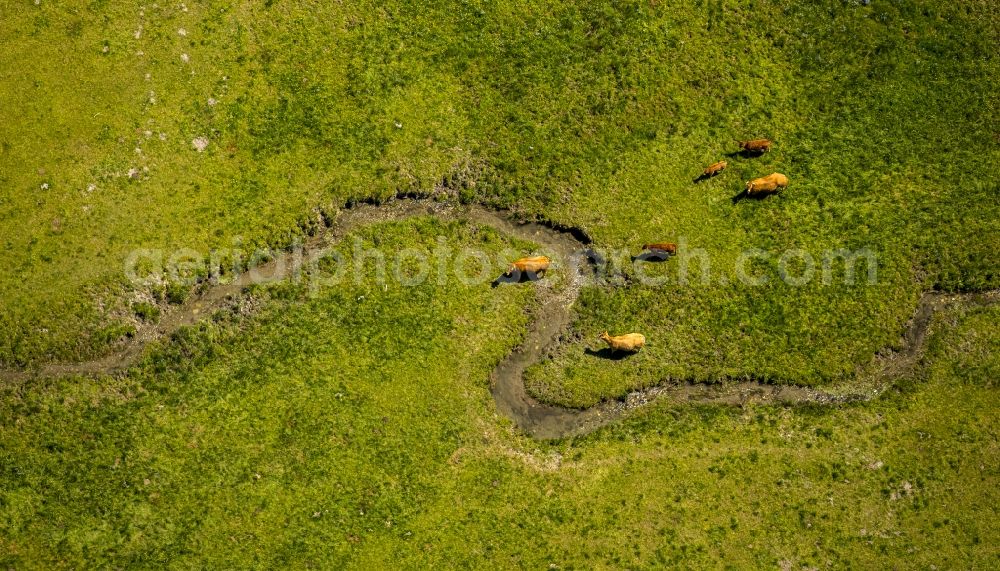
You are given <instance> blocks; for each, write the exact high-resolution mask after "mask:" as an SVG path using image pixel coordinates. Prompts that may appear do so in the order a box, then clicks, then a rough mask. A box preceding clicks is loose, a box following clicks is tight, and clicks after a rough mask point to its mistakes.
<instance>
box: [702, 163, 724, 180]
mask: <svg viewBox="0 0 1000 571" xmlns="http://www.w3.org/2000/svg"><path fill="white" fill-rule="evenodd" d="M727 166H729V163H727V162H726V161H719V162H717V163H712V164H710V165H708V167H707V168H706V169H705V171H704V172H702V173H701V176H703V177H705V178H708V177H712V176H715V175H717V174H719V173H720V172H722V171H724V170H726V167H727Z"/></svg>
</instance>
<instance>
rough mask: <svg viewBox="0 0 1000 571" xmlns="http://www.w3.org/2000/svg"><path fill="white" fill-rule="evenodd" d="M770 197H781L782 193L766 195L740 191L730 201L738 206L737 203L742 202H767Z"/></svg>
mask: <svg viewBox="0 0 1000 571" xmlns="http://www.w3.org/2000/svg"><path fill="white" fill-rule="evenodd" d="M770 196H777V197H780V196H781V193H780V192H774V193H765V194H747V191H746V190H745V189H744V190H741V191H739V193H737V194H736V196H734V197H732V198H731V199H730V200H732V201H733V204H736V203H737V202H739V201H741V200H752V201H754V202H760V201H761V200H765V199H767V198H768V197H770Z"/></svg>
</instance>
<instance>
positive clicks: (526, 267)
mask: <svg viewBox="0 0 1000 571" xmlns="http://www.w3.org/2000/svg"><path fill="white" fill-rule="evenodd" d="M551 263H552V260H550V259H549V258H547V257H546V256H528V257H527V258H521V259H520V260H515V261H513V262H512V263H511V264H510V266H509V267H508V268H507V273H508V274H513V273H514V272H521V273H525V272H527V273H530V274H541V273H545V270H547V269H549V264H551Z"/></svg>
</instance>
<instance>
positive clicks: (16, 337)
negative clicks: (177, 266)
mask: <svg viewBox="0 0 1000 571" xmlns="http://www.w3.org/2000/svg"><path fill="white" fill-rule="evenodd" d="M0 13H2V14H3V17H2V18H0V247H2V249H3V252H4V267H5V270H4V271H2V272H0V366H2V367H3V368H5V369H19V370H30V369H32V368H36V367H39V366H41V365H44V364H46V363H52V362H65V363H72V362H77V361H82V360H87V359H92V358H96V357H100V356H102V355H107V354H109V353H110V352H112V351H113V350H115V349H116V348H120V347H122V346H123V345H124V344H126V343H128V342H129V338H130V336H131V335H133V334H134V332H135V331H136V327H137V326H138V325H139V324H140V323H142V322H148V321H155V320H156V319H158V318H159V316H160V315H161V314H163V313H164V312H169V311H171V306H172V304H174V303H176V302H177V301H180V300H182V299H183V298H184V297H185V295H186V294H187V290H186V286H184V285H180V284H159V285H156V286H150V285H143V284H137V283H134V282H131V281H130V280H129V279H128V278H127V276H126V271H125V270H126V260H127V259H128V256H129V254H130V252H134V251H135V250H137V249H140V248H146V249H150V248H152V249H159V250H162V251H165V252H172V251H178V250H180V249H188V250H190V251H193V252H196V253H197V254H198V255H204V256H206V257H208V256H209V255H210V252H211V251H212V250H213V249H227V248H229V249H231V248H236V247H238V248H241V249H243V250H247V251H250V250H253V249H254V248H258V247H276V248H285V247H288V246H290V245H292V244H295V243H296V242H298V241H300V240H302V239H303V238H304V237H305V236H306V235H308V234H313V233H315V232H316V231H317V230H318V229H319V228H320V227H321V225H322V221H323V220H329V219H331V218H332V217H333V216H335V214H336V212H337V210H338V209H339V208H343V207H345V206H348V205H350V204H352V203H354V202H357V201H363V200H364V201H367V200H373V201H381V200H386V199H389V198H391V197H394V196H397V195H406V196H427V197H430V196H433V197H436V198H437V199H438V200H441V201H444V202H448V201H452V202H464V203H475V204H481V205H484V206H487V207H493V208H500V209H508V210H512V211H514V212H515V213H516V214H517V215H519V216H521V217H523V218H524V219H536V220H545V221H549V222H551V223H553V224H555V225H558V226H560V227H572V228H578V229H580V230H581V231H582V232H583V233H585V234H586V235H587V236H588V237H589V238H590V240H591V241H592V243H591V244H590V247H592V248H594V249H596V250H599V251H601V252H603V253H605V254H607V255H608V256H609V261H610V266H609V271H608V272H607V273H606V274H605V275H604V279H602V280H601V281H600V282H599V283H597V284H594V285H591V286H588V287H585V288H584V289H583V291H582V294H581V296H580V298H579V300H578V301H577V303H576V304H575V305H574V307H573V313H574V322H573V324H572V325H571V327H570V330H569V331H568V332H567V334H566V335H565V336H564V338H563V342H562V343H561V344H560V346H559V347H557V348H556V349H555V350H554V351H553V352H552V353H551V354H550V355H547V356H546V358H545V359H544V360H543V361H542V362H540V363H538V364H537V365H535V366H533V367H532V368H530V369H529V371H528V373H527V375H526V382H527V385H528V389H529V392H531V394H533V395H534V396H536V397H537V398H539V399H541V400H543V401H547V402H551V403H556V404H561V405H565V406H571V407H587V406H590V405H593V404H595V403H597V402H600V401H602V400H606V399H613V398H617V397H621V396H622V395H624V394H625V393H627V392H628V391H629V390H632V389H636V388H641V387H648V386H654V385H656V384H659V383H662V382H664V381H694V382H715V381H719V380H721V379H730V378H732V379H747V378H749V379H758V380H764V381H768V382H774V383H794V384H800V385H812V386H823V385H826V384H829V383H831V382H833V381H839V380H844V379H848V380H849V379H850V375H851V374H852V373H853V372H854V371H855V370H857V369H858V368H859V367H863V366H864V365H865V364H867V363H869V362H870V361H871V359H872V357H873V355H875V354H876V353H878V352H884V351H886V350H889V349H892V348H893V347H898V346H899V344H900V334H901V332H902V331H903V328H904V326H905V324H906V322H907V320H908V319H909V318H910V317H911V316H912V315H913V311H914V308H915V307H916V305H917V301H918V299H919V298H920V295H921V294H922V293H923V292H925V291H928V290H941V291H949V292H967V291H983V290H989V289H995V288H998V287H1000V262H998V259H1000V258H998V256H997V250H998V246H1000V171H998V169H997V166H996V165H997V164H998V163H1000V120H998V119H997V117H998V116H1000V95H998V94H1000V51H998V48H997V46H998V45H1000V16H998V14H1000V12H998V6H997V4H996V3H995V2H990V1H974V0H967V1H961V2H952V3H941V2H930V1H924V0H920V1H917V0H871V1H870V2H868V1H854V0H848V1H830V2H784V1H762V0H756V1H750V0H726V1H722V0H707V1H695V2H689V3H680V2H663V1H653V0H645V1H642V2H591V3H571V2H555V3H540V2H502V3H489V2H477V1H465V2H449V3H427V2H396V1H393V2H355V3H333V2H329V3H328V2H290V1H285V0H267V1H263V2H248V3H241V4H236V5H233V4H231V3H223V2H195V1H191V2H185V3H181V2H162V3H151V2H147V3H131V2H117V3H114V2H105V1H93V2H89V3H69V2H56V1H48V0H41V1H40V2H38V3H34V2H30V1H18V2H13V1H11V0H0ZM754 137H767V138H770V139H772V140H773V141H774V147H773V149H772V150H771V152H769V153H766V154H764V155H763V156H759V157H748V156H741V155H738V154H736V153H735V151H736V150H737V147H736V141H737V140H738V139H747V138H754ZM199 148H200V149H201V150H199ZM720 159H726V160H728V161H729V168H728V169H727V170H726V171H724V172H723V173H722V174H720V175H719V176H717V177H714V178H712V179H709V180H704V181H699V182H695V181H694V179H695V177H697V175H698V174H699V173H700V172H701V170H702V169H703V168H704V167H705V166H707V165H708V164H710V163H712V162H715V161H717V160H720ZM775 171H777V172H782V173H784V174H786V175H787V176H788V177H789V179H790V184H789V187H788V188H787V189H786V190H785V191H784V192H782V193H781V194H780V195H778V196H773V197H769V198H766V199H764V200H733V198H734V197H735V196H736V195H737V194H738V193H739V192H740V190H741V189H742V188H743V183H744V181H746V180H748V179H750V178H754V177H757V176H762V175H766V174H768V173H770V172H775ZM357 235H358V236H360V237H363V238H365V239H366V240H368V242H370V243H372V244H378V246H379V247H380V248H383V247H388V248H393V247H395V248H397V249H398V248H404V247H417V248H418V249H420V248H425V249H427V250H428V251H429V250H430V249H431V248H432V246H433V245H434V244H436V243H437V239H438V237H439V236H443V237H444V238H446V240H447V243H448V244H449V245H451V246H453V247H454V248H462V247H474V248H478V249H481V250H483V251H484V252H489V253H498V252H501V251H503V250H505V249H506V248H509V247H516V248H520V249H523V250H530V249H531V247H532V246H531V245H530V244H525V243H514V242H511V239H510V237H507V236H504V235H502V234H499V233H497V232H494V231H492V230H488V229H485V228H476V227H474V226H472V225H470V224H463V223H458V222H442V221H439V220H435V219H433V218H419V219H415V220H411V221H408V222H400V223H391V224H376V225H373V226H370V227H368V228H365V229H361V230H359V231H358V233H357ZM652 241H673V242H679V243H680V244H681V246H682V248H681V252H680V254H681V255H679V256H677V257H675V258H672V259H670V260H668V261H666V262H662V263H639V264H637V265H636V264H633V263H631V261H630V260H629V256H631V255H634V254H638V253H639V247H640V245H641V244H643V243H646V242H652ZM341 248H343V249H344V251H345V255H348V256H349V255H350V253H351V252H350V248H349V247H348V246H346V245H343V246H341ZM750 250H756V251H760V252H762V253H763V254H764V255H763V256H760V257H757V258H755V259H754V261H753V262H752V263H751V264H750V265H749V266H746V267H748V268H749V269H750V270H751V273H752V274H753V276H757V277H764V278H766V279H767V281H766V283H763V284H761V285H750V284H748V283H746V282H745V280H741V279H740V269H741V265H740V263H741V262H740V260H741V259H742V258H741V256H744V255H745V253H746V252H747V251H750ZM843 250H846V251H848V252H860V251H867V252H871V253H872V255H873V256H874V259H875V260H877V261H876V264H875V266H876V270H877V271H876V274H875V279H874V280H872V281H869V280H868V277H869V274H868V272H867V267H865V266H864V265H856V266H851V267H852V268H853V269H854V270H856V271H855V274H856V275H855V278H856V279H855V280H854V283H846V282H847V276H848V274H849V271H848V269H847V268H846V267H845V264H843V262H842V260H839V259H838V260H834V261H833V262H832V264H831V270H830V280H827V282H824V280H822V279H821V276H822V271H821V269H822V268H821V265H822V264H821V262H822V260H823V259H824V257H825V256H828V255H829V254H830V253H831V252H837V251H843ZM789 251H794V252H797V253H798V255H800V256H805V257H807V258H809V259H812V260H813V261H814V263H815V267H814V268H813V271H812V276H811V279H808V280H804V283H802V284H800V285H794V284H790V283H787V282H786V281H784V280H782V279H781V272H782V270H783V269H787V270H788V271H790V272H791V273H792V274H793V275H794V276H801V275H803V272H808V271H809V268H808V267H807V264H804V263H801V260H802V259H803V258H801V257H800V258H798V261H796V260H792V262H790V263H789V264H781V263H779V259H781V256H782V255H784V254H785V253H787V252H789ZM695 252H700V254H698V255H697V256H692V255H691V254H692V253H695ZM703 260H708V263H709V264H710V268H709V271H707V272H705V271H702V264H701V262H702V261H703ZM682 268H686V270H687V273H686V274H684V271H683V270H682ZM653 282H656V283H653ZM521 286H524V287H521ZM521 286H517V287H500V288H491V287H490V286H489V284H488V283H476V284H463V283H460V282H457V281H456V280H449V281H447V283H445V284H437V283H433V282H427V283H424V284H421V285H419V286H414V287H404V286H402V285H401V284H399V283H396V282H393V281H392V280H390V281H389V282H388V283H387V284H384V285H383V284H379V283H376V281H375V277H374V276H370V275H369V276H365V279H364V280H363V281H361V282H358V283H354V282H344V283H342V284H340V285H334V286H329V287H325V288H322V289H320V291H319V292H318V293H316V295H313V293H315V292H310V291H307V290H306V289H305V287H304V286H303V285H302V284H295V283H286V284H277V285H272V286H268V287H261V288H255V289H253V290H252V291H250V292H248V294H247V295H248V296H249V298H248V301H247V302H246V303H247V304H248V306H249V307H250V308H252V310H248V311H235V312H229V313H224V314H221V315H219V316H217V317H216V318H214V319H212V318H206V319H205V320H204V321H203V322H201V323H200V324H198V325H196V326H194V327H191V328H186V329H182V330H181V331H179V332H178V333H176V334H175V335H173V336H171V337H170V338H165V339H162V340H160V341H158V342H156V343H155V344H154V346H153V347H151V348H150V349H149V350H148V351H147V353H146V354H145V356H144V358H143V360H142V361H141V363H140V364H139V365H137V366H136V367H135V368H134V369H133V370H131V371H129V372H128V373H127V374H123V375H116V376H113V377H101V378H81V377H66V378H45V379H43V378H38V379H34V380H29V381H25V382H9V383H8V382H3V383H0V394H2V397H0V565H6V566H8V567H14V568H22V567H36V566H37V567H79V566H83V565H84V564H85V563H86V564H87V565H86V566H102V565H104V566H114V567H118V566H127V565H135V566H149V567H154V566H156V567H159V566H162V565H163V564H166V563H171V564H173V565H175V566H178V567H190V566H209V567H276V566H293V567H310V566H312V567H319V568H329V567H331V566H336V565H353V566H357V567H369V568H370V567H378V566H384V565H387V564H390V563H395V562H401V563H402V564H404V565H407V566H438V567H440V566H466V567H473V566H475V567H481V566H483V565H484V562H485V563H486V564H487V565H488V566H510V567H534V568H537V567H548V566H550V565H555V566H556V567H557V568H590V567H593V566H598V567H600V566H605V567H609V568H621V567H640V566H662V565H669V564H671V563H673V564H678V563H681V564H686V565H690V566H704V565H711V566H725V565H730V566H734V567H748V566H763V567H776V566H778V567H788V566H790V568H799V567H803V566H808V567H827V566H835V567H842V566H853V567H859V566H878V567H891V566H893V565H896V566H907V567H910V566H930V565H932V564H933V565H937V567H938V568H949V567H995V566H996V565H997V563H998V561H997V557H998V555H997V550H996V548H995V546H996V545H997V544H998V543H1000V530H998V527H997V524H996V521H997V513H996V508H995V506H996V505H997V500H998V498H997V497H996V495H997V492H996V490H997V484H998V478H997V475H998V470H1000V465H998V463H997V462H998V460H997V458H1000V455H998V450H997V432H998V424H997V420H996V415H995V411H996V407H997V405H998V404H1000V399H998V394H997V386H996V381H997V379H998V377H1000V351H998V348H1000V347H998V345H1000V329H998V328H997V325H996V324H997V318H998V317H1000V312H998V310H997V309H996V308H980V309H967V310H956V311H952V312H950V313H947V314H944V315H940V316H938V317H937V318H936V319H935V321H934V325H933V328H932V335H931V340H930V345H929V348H928V351H927V354H926V355H925V356H924V357H923V359H922V361H921V363H920V364H919V366H918V367H917V369H916V372H915V373H914V374H913V375H911V377H912V378H908V379H906V380H904V381H902V382H901V383H900V384H899V385H898V386H897V387H896V388H895V389H893V390H892V391H890V392H889V394H887V395H885V396H884V397H882V398H880V399H878V400H875V401H872V402H869V403H865V404H856V405H849V406H841V407H828V408H824V407H787V408H783V407H777V406H762V405H757V406H748V407H744V408H726V407H714V406H713V407H710V406H687V407H684V406H674V405H667V404H659V405H654V406H652V407H649V408H648V409H643V410H641V411H639V412H637V413H636V414H634V415H632V416H630V417H629V418H628V419H626V420H625V421H624V422H622V423H619V424H615V425H613V426H610V427H608V428H606V429H603V430H601V431H598V432H597V433H594V434H592V435H589V436H586V437H581V438H575V439H566V440H561V441H556V442H549V443H540V442H535V441H532V440H530V439H528V438H526V437H524V436H523V435H521V434H520V433H518V431H517V430H516V429H514V428H513V427H512V426H511V425H510V423H509V421H507V420H506V419H504V418H502V417H501V416H499V415H498V414H497V413H496V412H495V408H494V405H493V402H492V400H491V398H490V393H489V390H488V383H489V374H490V371H491V370H492V369H493V367H494V366H495V365H496V364H497V363H498V362H499V361H500V360H501V359H502V358H503V356H504V355H506V354H507V353H508V352H509V351H511V350H512V349H513V348H514V347H516V345H517V344H518V343H519V341H520V340H521V339H522V338H523V336H524V332H525V330H526V327H527V326H528V323H529V318H530V315H529V313H530V311H531V310H533V309H535V308H536V307H535V301H534V297H533V296H532V295H531V284H521ZM604 330H608V331H610V332H611V333H613V334H614V333H624V332H631V331H638V332H642V333H643V334H645V335H646V337H647V340H648V344H647V347H646V348H645V349H644V350H643V351H642V352H641V353H639V354H637V355H635V356H633V357H630V358H627V359H622V360H617V361H613V360H608V359H601V358H596V357H595V356H594V355H592V354H591V353H589V352H588V351H587V349H597V348H599V344H600V342H599V341H598V339H597V336H598V335H599V334H600V333H601V332H602V331H604Z"/></svg>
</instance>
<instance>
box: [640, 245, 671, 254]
mask: <svg viewBox="0 0 1000 571" xmlns="http://www.w3.org/2000/svg"><path fill="white" fill-rule="evenodd" d="M642 249H643V250H650V251H652V252H653V253H654V254H656V253H661V252H662V253H665V254H676V253H677V244H674V243H673V242H653V243H652V244H643V245H642Z"/></svg>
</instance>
